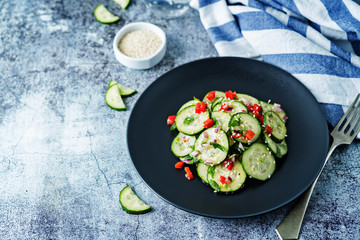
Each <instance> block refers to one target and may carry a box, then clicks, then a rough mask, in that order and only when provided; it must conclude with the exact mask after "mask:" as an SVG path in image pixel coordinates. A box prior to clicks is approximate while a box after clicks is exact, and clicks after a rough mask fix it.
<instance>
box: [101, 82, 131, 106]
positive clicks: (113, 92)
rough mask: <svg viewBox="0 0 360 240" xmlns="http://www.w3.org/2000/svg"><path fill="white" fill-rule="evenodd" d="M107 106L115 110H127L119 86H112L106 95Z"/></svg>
mask: <svg viewBox="0 0 360 240" xmlns="http://www.w3.org/2000/svg"><path fill="white" fill-rule="evenodd" d="M105 102H106V104H107V105H108V106H109V107H111V108H112V109H115V110H126V106H125V103H124V101H123V100H122V97H121V95H120V92H119V88H118V86H117V85H112V86H111V87H109V88H108V90H107V91H106V93H105Z"/></svg>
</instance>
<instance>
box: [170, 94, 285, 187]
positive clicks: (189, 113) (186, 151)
mask: <svg viewBox="0 0 360 240" xmlns="http://www.w3.org/2000/svg"><path fill="white" fill-rule="evenodd" d="M286 121H287V116H286V114H285V112H284V110H283V109H282V108H281V105H280V104H277V103H274V104H273V103H270V101H266V102H264V101H261V100H258V99H256V98H254V97H252V96H250V95H247V94H239V93H236V92H235V91H231V90H229V91H226V92H222V91H211V92H209V93H207V94H206V95H205V97H204V98H203V99H202V100H200V99H197V98H194V99H192V100H189V101H188V102H186V103H184V104H183V105H182V106H181V107H180V109H179V110H178V112H177V113H176V115H171V116H169V117H168V119H167V124H168V125H171V128H170V129H171V130H176V129H177V131H178V134H177V136H176V137H175V138H174V140H173V141H172V143H171V151H172V153H173V154H174V155H175V156H176V157H177V158H178V159H179V161H178V162H177V163H176V164H175V168H177V169H183V168H184V170H185V176H186V178H188V179H189V180H191V179H193V178H194V174H193V173H192V171H191V169H190V165H193V166H191V168H193V169H195V168H196V172H197V175H198V176H199V177H200V178H201V180H202V181H203V182H204V183H205V184H208V185H209V186H211V187H212V188H213V189H214V191H216V192H234V191H236V190H238V189H240V188H241V187H243V186H244V183H245V180H246V179H247V177H249V178H253V179H255V180H260V181H265V180H267V179H269V178H270V177H271V176H272V174H273V173H274V171H275V168H276V161H277V159H281V158H282V157H283V156H284V155H285V154H286V153H287V144H286V137H287V130H286V125H285V124H286Z"/></svg>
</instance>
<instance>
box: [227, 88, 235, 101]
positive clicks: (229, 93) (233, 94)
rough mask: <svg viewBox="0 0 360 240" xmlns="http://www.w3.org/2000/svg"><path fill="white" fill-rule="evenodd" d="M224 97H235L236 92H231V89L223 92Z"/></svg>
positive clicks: (232, 98) (231, 98)
mask: <svg viewBox="0 0 360 240" xmlns="http://www.w3.org/2000/svg"><path fill="white" fill-rule="evenodd" d="M225 97H226V98H227V99H230V100H234V99H237V95H236V92H233V91H231V90H229V91H226V92H225Z"/></svg>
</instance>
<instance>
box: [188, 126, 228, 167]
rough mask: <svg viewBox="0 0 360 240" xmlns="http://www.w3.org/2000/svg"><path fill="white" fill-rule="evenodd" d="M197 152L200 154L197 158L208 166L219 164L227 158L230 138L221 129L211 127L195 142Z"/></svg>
mask: <svg viewBox="0 0 360 240" xmlns="http://www.w3.org/2000/svg"><path fill="white" fill-rule="evenodd" d="M195 150H197V151H199V152H200V154H199V155H198V156H197V158H198V159H200V161H201V162H203V163H205V164H206V165H210V166H213V165H216V164H219V163H221V162H222V161H223V160H224V159H225V158H226V156H227V153H228V150H229V140H228V137H227V135H226V133H225V132H224V131H223V130H222V129H221V128H220V127H217V126H216V127H211V128H209V129H207V130H205V131H204V132H202V133H201V134H200V135H199V137H198V139H197V140H196V142H195Z"/></svg>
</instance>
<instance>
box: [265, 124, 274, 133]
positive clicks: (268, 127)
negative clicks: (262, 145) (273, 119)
mask: <svg viewBox="0 0 360 240" xmlns="http://www.w3.org/2000/svg"><path fill="white" fill-rule="evenodd" d="M265 131H266V133H268V134H271V133H272V132H273V129H272V128H271V127H270V125H269V124H267V125H266V127H265Z"/></svg>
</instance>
